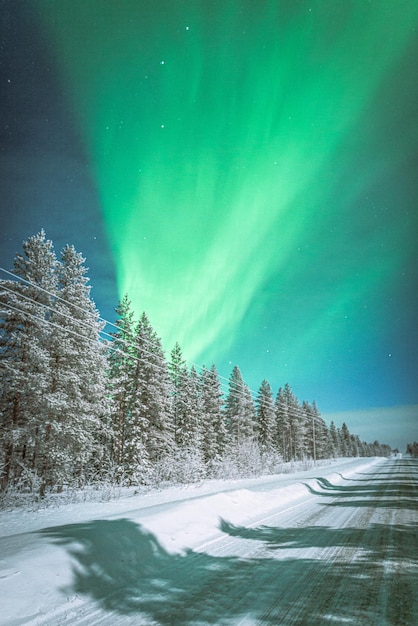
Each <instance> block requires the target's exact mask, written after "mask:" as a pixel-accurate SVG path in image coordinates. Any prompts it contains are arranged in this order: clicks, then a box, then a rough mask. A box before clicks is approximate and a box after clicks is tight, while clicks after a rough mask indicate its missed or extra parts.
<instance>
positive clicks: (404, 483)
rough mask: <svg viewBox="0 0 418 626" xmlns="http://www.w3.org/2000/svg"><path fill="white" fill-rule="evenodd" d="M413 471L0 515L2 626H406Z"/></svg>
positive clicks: (187, 491)
mask: <svg viewBox="0 0 418 626" xmlns="http://www.w3.org/2000/svg"><path fill="white" fill-rule="evenodd" d="M417 496H418V462H416V461H413V460H408V459H403V460H402V459H400V460H382V459H372V460H366V459H354V460H353V459H351V460H346V461H344V462H338V464H334V465H332V466H328V467H322V468H316V469H313V470H310V471H308V472H303V473H299V474H294V475H292V476H289V475H281V476H275V477H265V478H263V479H258V480H255V479H253V480H246V481H234V482H232V481H229V482H227V483H221V482H217V483H213V482H208V483H204V484H203V485H201V486H199V487H190V488H183V489H170V490H168V491H162V492H158V493H149V494H146V495H139V496H135V497H130V498H127V499H123V500H119V501H116V502H111V503H108V504H100V505H99V504H89V505H72V506H70V505H69V506H67V507H63V508H61V509H58V510H57V509H54V510H45V511H38V512H37V513H32V514H28V513H26V514H24V513H20V514H16V513H13V512H9V513H3V514H1V515H0V535H1V536H0V567H1V572H0V624H3V625H5V626H6V625H7V626H16V625H18V624H30V625H31V626H35V625H36V626H38V625H39V626H40V625H44V626H46V625H49V626H58V625H59V624H71V625H73V624H74V625H75V626H81V625H90V624H91V625H93V624H103V625H110V624H112V625H113V626H119V625H123V624H127V625H128V624H129V625H133V624H137V625H138V626H140V625H152V624H154V625H162V626H168V625H176V626H177V625H178V626H181V625H185V626H188V625H192V624H193V625H199V626H203V625H210V624H216V625H218V624H219V625H232V624H234V625H235V624H242V625H247V626H248V625H250V624H274V625H280V626H281V625H283V626H291V625H307V626H311V625H318V626H319V625H320V626H326V625H327V624H353V625H354V624H355V625H356V626H358V625H359V626H362V625H364V626H366V625H367V626H372V625H375V626H386V625H391V626H415V625H416V624H417V623H418V586H417V580H418V556H417V545H418V504H417V502H418V499H417Z"/></svg>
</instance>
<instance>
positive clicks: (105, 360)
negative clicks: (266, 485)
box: [0, 230, 390, 496]
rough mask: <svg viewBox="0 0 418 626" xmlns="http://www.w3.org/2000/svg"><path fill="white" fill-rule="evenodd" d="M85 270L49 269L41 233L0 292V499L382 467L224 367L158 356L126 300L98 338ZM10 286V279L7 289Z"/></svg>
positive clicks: (77, 261)
mask: <svg viewBox="0 0 418 626" xmlns="http://www.w3.org/2000/svg"><path fill="white" fill-rule="evenodd" d="M87 271H88V270H87V268H86V266H85V259H84V258H83V256H82V255H81V254H80V253H78V252H77V251H76V250H75V248H74V247H73V246H70V245H67V246H65V247H64V249H63V250H62V253H61V256H60V258H58V257H57V256H56V253H55V251H54V247H53V243H52V242H51V241H50V240H48V239H47V238H46V235H45V232H44V231H43V230H42V231H41V232H40V233H38V234H36V235H34V236H33V237H30V238H29V239H28V240H27V241H26V242H24V243H23V252H22V253H19V254H17V255H16V257H15V260H14V268H13V272H6V274H8V276H9V277H8V278H4V279H2V280H0V377H1V397H0V472H1V473H0V490H1V491H3V492H5V491H6V490H8V489H29V488H30V489H35V490H37V491H38V492H39V494H40V495H41V496H42V495H44V494H45V493H46V491H48V490H54V489H55V490H56V489H62V488H64V487H65V486H66V485H69V484H71V485H74V484H76V485H79V486H82V485H84V484H86V482H93V483H94V482H95V481H98V480H101V479H102V478H103V477H104V476H107V477H110V478H111V480H112V481H115V482H118V483H119V484H126V485H130V484H141V483H153V482H161V481H163V480H167V481H177V482H178V481H182V482H189V481H193V480H197V479H201V478H204V477H215V476H218V477H226V476H246V475H256V474H260V473H262V472H274V471H279V470H280V468H281V467H282V464H283V463H284V462H289V461H296V460H306V459H312V460H314V461H315V460H317V459H326V458H332V457H338V456H374V455H385V456H388V455H389V454H390V448H389V446H387V445H381V444H379V443H378V442H377V441H376V442H374V443H373V444H370V443H366V442H363V441H360V439H359V437H358V436H357V435H353V434H351V433H350V432H349V429H348V427H347V425H346V424H343V425H342V427H341V428H337V427H336V426H335V424H334V423H332V422H331V424H330V425H328V424H327V423H326V422H325V420H324V419H323V418H322V417H321V415H320V412H319V410H318V408H317V406H316V404H315V402H312V403H310V402H307V401H303V402H300V401H299V400H298V399H297V398H296V396H295V395H294V394H293V392H292V389H291V387H290V386H289V385H288V384H286V385H284V386H283V387H281V388H280V389H279V390H278V392H277V394H276V396H274V394H273V390H272V388H271V386H270V383H269V382H268V381H267V380H263V381H262V383H261V385H260V388H259V390H258V393H257V395H256V397H255V398H253V396H252V393H251V390H250V389H249V387H248V385H247V384H246V383H245V382H244V380H243V378H242V375H241V372H240V369H239V367H238V366H235V367H234V368H233V370H232V373H231V376H230V378H229V380H228V385H227V389H226V391H224V390H223V388H222V386H223V383H222V381H221V377H220V376H219V374H218V372H217V369H216V366H215V364H212V365H211V366H210V367H206V366H203V367H202V368H197V367H195V366H191V367H189V365H188V364H187V362H186V360H185V359H184V357H183V354H182V350H181V347H180V345H179V344H176V345H175V346H174V348H173V349H172V351H171V353H170V355H169V357H168V358H167V357H166V356H165V354H164V351H163V348H162V344H161V340H160V338H159V337H158V335H157V333H156V332H155V330H154V329H153V327H152V325H151V323H150V320H149V319H148V316H147V315H146V313H143V314H142V315H141V317H140V318H139V320H136V319H135V314H134V311H133V310H132V308H131V303H130V301H129V298H128V296H125V297H124V298H123V299H122V300H121V302H120V303H119V304H118V307H117V308H116V313H117V321H116V324H115V325H114V326H115V328H114V332H112V333H110V334H109V335H108V336H106V333H104V327H105V322H104V321H103V320H101V318H100V316H99V313H98V311H97V309H96V306H95V304H94V302H93V300H92V298H91V295H90V287H89V285H88V282H89V279H88V277H87V275H86V274H87ZM16 278H18V279H19V280H17V279H16Z"/></svg>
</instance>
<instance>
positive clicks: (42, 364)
mask: <svg viewBox="0 0 418 626" xmlns="http://www.w3.org/2000/svg"><path fill="white" fill-rule="evenodd" d="M57 264H58V262H57V259H56V255H55V252H54V249H53V244H52V242H51V241H50V240H47V239H46V235H45V232H44V231H43V230H42V231H40V232H39V233H38V234H36V235H34V236H33V237H30V238H29V239H28V240H27V241H26V242H24V243H23V254H17V256H16V258H15V261H14V272H15V273H16V274H17V275H18V276H20V277H21V278H22V279H23V281H25V282H14V281H1V283H0V303H1V313H0V358H1V362H0V366H1V370H0V372H1V397H0V415H1V426H0V444H1V446H0V447H1V450H2V456H1V457H0V463H1V464H2V465H3V474H2V477H1V487H2V489H6V488H7V486H8V485H10V484H16V483H17V482H18V480H19V479H21V480H22V479H24V477H25V475H31V476H32V478H33V476H34V475H36V470H37V456H38V452H39V449H40V447H41V446H42V445H44V443H45V439H46V437H47V430H48V424H47V412H46V403H45V397H46V394H47V392H48V387H49V381H50V358H49V351H48V346H49V341H50V337H51V334H52V333H53V330H52V326H51V324H50V319H51V310H52V308H53V306H54V302H55V298H56V294H57Z"/></svg>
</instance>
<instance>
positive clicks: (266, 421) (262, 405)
mask: <svg viewBox="0 0 418 626" xmlns="http://www.w3.org/2000/svg"><path fill="white" fill-rule="evenodd" d="M256 406H257V425H258V441H259V443H260V446H261V449H262V450H263V451H271V450H273V449H274V448H275V447H276V415H275V409H274V401H273V393H272V391H271V386H270V383H269V382H268V381H267V380H263V382H262V383H261V386H260V389H259V391H258V396H257V400H256Z"/></svg>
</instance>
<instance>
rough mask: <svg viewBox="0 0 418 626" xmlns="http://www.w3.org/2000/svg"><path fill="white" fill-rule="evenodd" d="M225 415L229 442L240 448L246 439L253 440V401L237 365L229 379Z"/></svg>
mask: <svg viewBox="0 0 418 626" xmlns="http://www.w3.org/2000/svg"><path fill="white" fill-rule="evenodd" d="M225 415H226V419H227V425H228V430H229V435H230V439H231V442H233V443H234V444H235V445H238V446H240V445H241V444H242V443H244V442H245V441H246V440H247V439H253V438H254V427H255V406H254V401H253V399H252V396H251V392H250V390H249V388H248V385H246V383H245V382H244V380H243V378H242V375H241V371H240V369H239V367H238V365H235V366H234V368H233V370H232V373H231V376H230V378H229V389H228V396H227V399H226V408H225Z"/></svg>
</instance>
